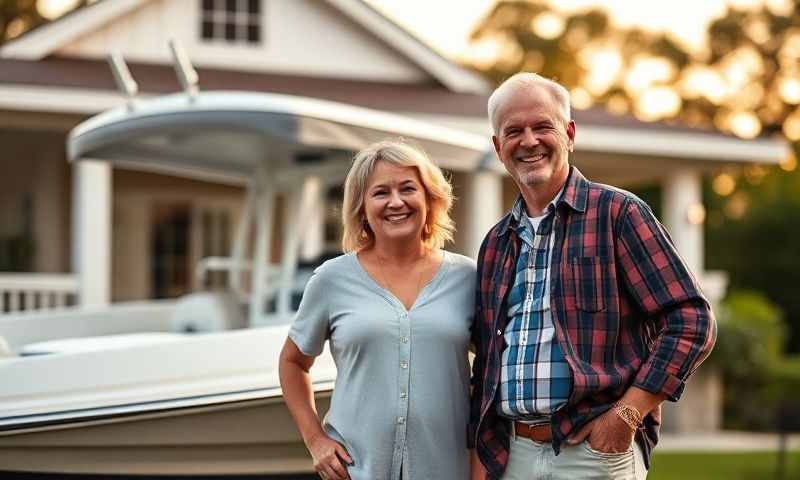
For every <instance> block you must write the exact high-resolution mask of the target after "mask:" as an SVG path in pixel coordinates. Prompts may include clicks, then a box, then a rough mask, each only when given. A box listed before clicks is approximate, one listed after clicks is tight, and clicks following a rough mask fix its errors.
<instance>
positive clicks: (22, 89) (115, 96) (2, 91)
mask: <svg viewBox="0 0 800 480" xmlns="http://www.w3.org/2000/svg"><path fill="white" fill-rule="evenodd" d="M142 97H144V95H142V96H140V97H137V98H142ZM125 102H126V98H125V97H124V96H122V95H121V94H120V93H117V92H115V91H113V90H89V89H83V88H63V87H41V86H36V85H0V109H2V110H18V111H20V110H21V111H33V112H47V113H77V114H90V115H93V114H96V113H100V112H103V111H106V110H109V109H112V108H115V107H119V106H122V105H124V104H125Z"/></svg>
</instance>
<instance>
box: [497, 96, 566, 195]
mask: <svg viewBox="0 0 800 480" xmlns="http://www.w3.org/2000/svg"><path fill="white" fill-rule="evenodd" d="M496 121H497V124H498V131H497V132H498V133H497V135H495V136H493V137H492V141H493V143H494V148H495V151H496V152H497V156H498V158H500V161H501V162H503V165H505V167H506V170H508V173H509V174H511V177H512V178H513V179H514V181H515V182H516V183H517V186H518V187H519V188H520V189H524V188H526V187H527V188H532V189H537V190H539V189H545V190H546V189H548V188H551V187H556V186H560V184H561V183H562V182H563V181H564V180H565V179H566V178H567V172H568V171H569V166H568V157H569V152H571V151H572V146H573V141H574V139H575V123H574V122H573V121H571V120H570V121H569V122H567V121H566V120H565V118H564V113H563V111H562V110H561V108H560V107H559V105H558V103H557V102H556V100H555V98H553V95H552V94H551V93H550V92H549V91H548V90H546V89H545V88H541V87H534V88H526V89H519V90H517V91H515V92H514V93H513V94H512V95H511V97H509V98H508V100H506V102H505V103H504V104H503V105H501V106H500V108H499V109H498V110H497V114H496ZM556 183H558V185H555V184H556Z"/></svg>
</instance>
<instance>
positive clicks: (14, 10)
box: [0, 0, 47, 43]
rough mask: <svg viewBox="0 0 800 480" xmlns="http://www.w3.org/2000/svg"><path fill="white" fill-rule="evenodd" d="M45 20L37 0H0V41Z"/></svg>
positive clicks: (4, 40)
mask: <svg viewBox="0 0 800 480" xmlns="http://www.w3.org/2000/svg"><path fill="white" fill-rule="evenodd" d="M46 21H47V19H46V18H45V17H43V16H42V14H41V13H40V12H39V9H38V6H37V0H0V43H4V42H6V41H7V40H10V39H12V38H14V37H16V36H18V35H20V34H21V33H22V32H24V31H26V30H29V29H31V28H33V27H35V26H37V25H41V24H42V23H45V22H46Z"/></svg>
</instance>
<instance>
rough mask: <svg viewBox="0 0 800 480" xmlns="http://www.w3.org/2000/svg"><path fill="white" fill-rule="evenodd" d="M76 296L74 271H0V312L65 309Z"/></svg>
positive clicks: (76, 284) (73, 302)
mask: <svg viewBox="0 0 800 480" xmlns="http://www.w3.org/2000/svg"><path fill="white" fill-rule="evenodd" d="M77 297H78V279H77V277H76V276H75V275H72V274H57V273H56V274H53V273H0V314H2V313H16V312H24V311H31V310H51V309H58V308H63V307H66V306H69V305H74V304H75V303H76V302H77Z"/></svg>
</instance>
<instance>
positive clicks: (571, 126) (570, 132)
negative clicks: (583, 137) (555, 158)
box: [567, 120, 575, 152]
mask: <svg viewBox="0 0 800 480" xmlns="http://www.w3.org/2000/svg"><path fill="white" fill-rule="evenodd" d="M567 138H568V139H569V140H568V141H567V146H568V147H569V151H570V152H571V151H572V149H573V147H574V146H575V121H574V120H570V121H569V122H568V123H567Z"/></svg>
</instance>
